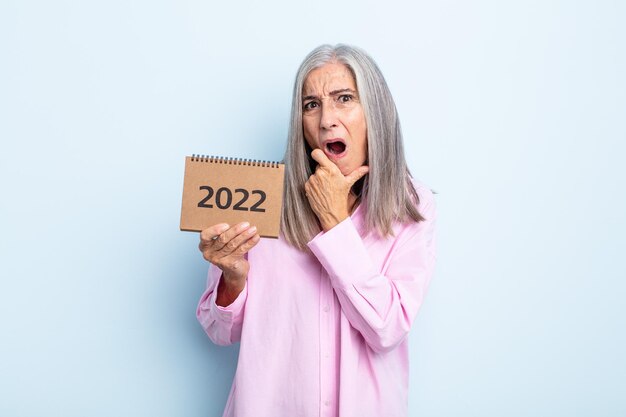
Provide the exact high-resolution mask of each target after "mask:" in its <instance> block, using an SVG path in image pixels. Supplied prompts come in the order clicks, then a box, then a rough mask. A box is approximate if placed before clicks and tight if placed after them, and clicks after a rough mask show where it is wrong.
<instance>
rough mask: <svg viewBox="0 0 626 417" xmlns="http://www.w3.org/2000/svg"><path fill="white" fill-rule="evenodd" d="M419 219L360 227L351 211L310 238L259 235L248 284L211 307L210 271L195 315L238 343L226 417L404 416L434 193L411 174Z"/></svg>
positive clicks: (431, 256) (431, 253)
mask: <svg viewBox="0 0 626 417" xmlns="http://www.w3.org/2000/svg"><path fill="white" fill-rule="evenodd" d="M414 185H415V187H416V190H417V192H418V195H419V197H420V204H419V206H418V210H419V212H420V213H421V214H422V216H423V217H424V218H425V219H426V220H425V221H422V222H420V223H409V224H396V225H394V228H393V230H394V236H391V237H387V238H381V237H380V236H378V235H376V234H368V235H366V234H365V233H364V220H365V219H364V216H363V214H364V213H363V210H362V209H361V206H359V207H358V208H357V209H356V210H355V212H354V213H353V214H352V216H351V217H350V218H348V219H346V220H344V221H343V222H341V223H340V224H339V225H337V226H335V227H334V228H332V229H331V230H329V231H328V232H326V233H320V234H319V235H317V236H316V237H315V238H314V239H313V240H311V241H310V242H309V244H308V246H309V248H310V249H311V253H304V252H301V251H299V250H297V249H295V248H293V247H291V246H289V245H288V244H287V243H285V241H284V240H283V239H261V241H260V242H259V243H258V244H257V246H256V247H254V248H253V249H252V250H251V251H250V252H249V253H248V260H249V262H250V272H249V274H248V280H247V283H246V287H245V288H244V290H243V291H242V292H241V294H240V295H239V296H238V298H237V299H236V300H235V301H234V302H233V303H232V304H231V305H230V306H227V307H219V306H217V305H216V304H215V297H216V293H217V285H218V283H219V278H220V275H221V271H220V270H219V269H218V268H216V267H214V266H211V267H210V268H209V276H208V285H207V290H206V291H205V292H204V294H203V295H202V297H201V299H200V303H199V305H198V309H197V316H198V320H199V321H200V324H201V325H202V327H203V328H204V330H205V331H206V333H207V335H208V336H209V338H210V339H211V340H212V341H213V342H214V343H216V344H219V345H229V344H232V343H235V342H239V341H240V342H241V345H240V350H239V362H238V365H237V371H236V374H235V379H234V381H233V385H232V388H231V391H230V395H229V398H228V402H227V404H226V409H225V411H224V416H225V417H231V416H234V417H281V416H286V417H296V416H303V417H310V416H311V417H312V416H315V417H319V416H329V417H330V416H341V417H352V416H354V417H370V416H371V417H381V416H393V417H402V416H406V415H407V413H408V377H409V349H408V344H407V334H408V332H409V329H410V328H411V324H412V322H413V320H414V319H415V316H416V315H417V312H418V309H419V307H420V305H421V304H422V300H423V298H424V294H425V293H426V289H427V287H428V283H429V281H430V279H431V276H432V273H433V268H434V264H435V246H436V238H435V219H436V212H435V201H434V198H433V194H432V192H431V191H430V190H429V189H428V188H427V187H426V186H425V185H424V184H422V183H420V182H418V181H414Z"/></svg>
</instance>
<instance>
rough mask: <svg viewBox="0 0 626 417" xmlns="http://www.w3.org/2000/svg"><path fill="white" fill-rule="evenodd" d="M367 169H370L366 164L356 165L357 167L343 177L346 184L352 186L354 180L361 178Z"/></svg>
mask: <svg viewBox="0 0 626 417" xmlns="http://www.w3.org/2000/svg"><path fill="white" fill-rule="evenodd" d="M369 171H370V167H368V166H367V165H363V166H360V167H358V168H357V169H355V170H354V171H352V172H351V173H349V174H348V175H346V177H345V178H346V181H347V182H348V185H350V187H352V185H353V184H354V183H355V182H357V181H358V180H360V179H361V178H363V176H364V175H365V174H367V173H368V172H369Z"/></svg>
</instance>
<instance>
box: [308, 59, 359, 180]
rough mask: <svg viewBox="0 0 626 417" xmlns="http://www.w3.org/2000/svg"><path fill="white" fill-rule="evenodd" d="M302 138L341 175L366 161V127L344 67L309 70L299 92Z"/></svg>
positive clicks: (334, 66) (351, 82)
mask: <svg viewBox="0 0 626 417" xmlns="http://www.w3.org/2000/svg"><path fill="white" fill-rule="evenodd" d="M302 124H303V127H304V138H305V139H306V141H307V143H308V144H309V146H310V147H311V148H312V149H316V148H320V149H321V150H322V151H324V153H325V154H326V156H327V157H328V159H330V160H331V161H332V162H333V163H334V164H335V165H337V167H338V168H339V170H340V171H341V173H342V174H343V175H348V174H350V173H351V172H352V171H354V170H355V169H356V168H358V167H360V166H362V165H363V164H364V162H365V161H366V159H367V124H366V122H365V114H364V113H363V108H362V107H361V103H360V101H359V96H358V93H357V90H356V82H355V81H354V77H353V76H352V73H351V72H350V70H349V69H348V68H347V67H346V66H345V65H343V64H337V63H329V64H326V65H324V66H323V67H320V68H317V69H315V70H313V71H311V72H310V73H309V75H308V77H307V78H306V80H305V82H304V87H303V90H302Z"/></svg>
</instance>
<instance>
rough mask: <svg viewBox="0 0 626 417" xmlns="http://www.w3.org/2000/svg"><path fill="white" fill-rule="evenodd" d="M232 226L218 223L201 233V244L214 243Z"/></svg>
mask: <svg viewBox="0 0 626 417" xmlns="http://www.w3.org/2000/svg"><path fill="white" fill-rule="evenodd" d="M229 227H230V226H229V225H228V224H227V223H218V224H214V225H213V226H210V227H207V228H206V229H204V230H203V231H201V232H200V243H201V244H205V243H212V241H213V240H215V239H217V237H218V236H219V235H220V234H221V233H224V232H225V231H227V230H228V228H229Z"/></svg>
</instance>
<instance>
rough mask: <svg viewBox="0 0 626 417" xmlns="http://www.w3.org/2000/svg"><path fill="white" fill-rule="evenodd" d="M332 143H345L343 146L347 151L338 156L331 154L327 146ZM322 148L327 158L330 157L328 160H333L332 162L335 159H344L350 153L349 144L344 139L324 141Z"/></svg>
mask: <svg viewBox="0 0 626 417" xmlns="http://www.w3.org/2000/svg"><path fill="white" fill-rule="evenodd" d="M330 142H341V143H343V145H344V147H345V149H344V150H343V152H341V153H338V154H334V153H332V152H329V151H328V148H327V147H326V145H327V144H328V143H330ZM321 148H322V151H323V152H324V153H325V154H326V156H327V157H328V159H331V160H332V159H335V160H337V159H341V158H343V157H344V156H346V154H347V153H348V144H347V143H346V141H345V140H343V139H342V138H332V139H326V140H324V141H322V146H321Z"/></svg>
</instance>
